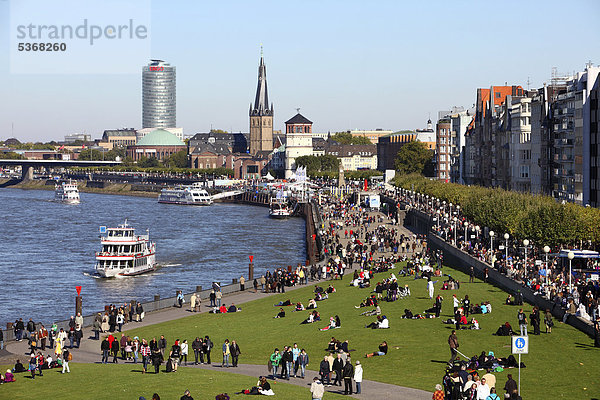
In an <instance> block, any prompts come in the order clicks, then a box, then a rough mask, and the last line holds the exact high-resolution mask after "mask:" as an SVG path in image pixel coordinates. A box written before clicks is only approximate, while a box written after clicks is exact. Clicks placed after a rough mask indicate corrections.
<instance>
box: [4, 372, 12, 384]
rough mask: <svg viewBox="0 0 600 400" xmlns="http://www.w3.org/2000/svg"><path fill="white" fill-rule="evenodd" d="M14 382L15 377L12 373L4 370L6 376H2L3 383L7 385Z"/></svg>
mask: <svg viewBox="0 0 600 400" xmlns="http://www.w3.org/2000/svg"><path fill="white" fill-rule="evenodd" d="M14 381H15V376H14V375H13V373H12V372H10V369H7V370H6V374H4V383H9V382H14Z"/></svg>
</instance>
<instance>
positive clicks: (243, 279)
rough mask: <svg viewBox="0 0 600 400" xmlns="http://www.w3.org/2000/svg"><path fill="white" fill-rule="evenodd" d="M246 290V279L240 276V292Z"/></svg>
mask: <svg viewBox="0 0 600 400" xmlns="http://www.w3.org/2000/svg"><path fill="white" fill-rule="evenodd" d="M245 289H246V278H244V275H242V276H240V291H242V292H243V291H244V290H245Z"/></svg>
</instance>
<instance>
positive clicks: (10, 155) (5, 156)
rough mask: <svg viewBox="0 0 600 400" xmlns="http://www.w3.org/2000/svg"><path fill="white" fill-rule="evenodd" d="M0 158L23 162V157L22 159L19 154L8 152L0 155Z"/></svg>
mask: <svg viewBox="0 0 600 400" xmlns="http://www.w3.org/2000/svg"><path fill="white" fill-rule="evenodd" d="M0 158H2V159H4V160H24V159H25V157H23V155H22V154H19V153H15V152H14V151H9V152H7V153H4V154H2V156H0Z"/></svg>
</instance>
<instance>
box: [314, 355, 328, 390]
mask: <svg viewBox="0 0 600 400" xmlns="http://www.w3.org/2000/svg"><path fill="white" fill-rule="evenodd" d="M329 371H330V367H329V360H328V359H327V356H324V357H323V361H321V363H320V364H319V375H320V376H321V381H322V382H323V383H325V382H327V384H328V385H329V384H330V380H329ZM315 379H316V378H315ZM329 386H331V385H329Z"/></svg>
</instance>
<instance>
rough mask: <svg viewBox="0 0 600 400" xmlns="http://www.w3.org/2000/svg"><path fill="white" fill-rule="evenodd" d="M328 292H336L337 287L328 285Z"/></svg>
mask: <svg viewBox="0 0 600 400" xmlns="http://www.w3.org/2000/svg"><path fill="white" fill-rule="evenodd" d="M327 293H335V288H334V287H333V285H329V286H328V287H327Z"/></svg>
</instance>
